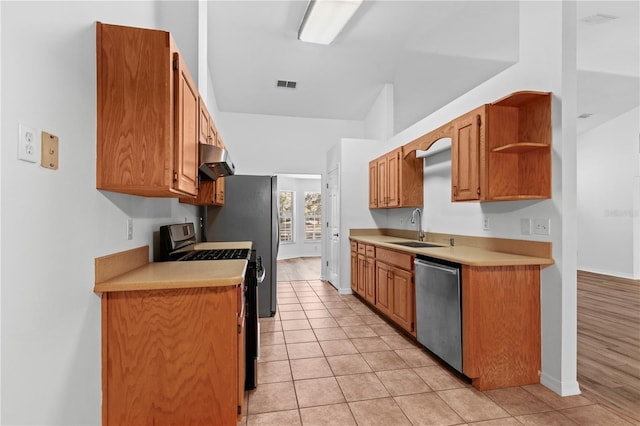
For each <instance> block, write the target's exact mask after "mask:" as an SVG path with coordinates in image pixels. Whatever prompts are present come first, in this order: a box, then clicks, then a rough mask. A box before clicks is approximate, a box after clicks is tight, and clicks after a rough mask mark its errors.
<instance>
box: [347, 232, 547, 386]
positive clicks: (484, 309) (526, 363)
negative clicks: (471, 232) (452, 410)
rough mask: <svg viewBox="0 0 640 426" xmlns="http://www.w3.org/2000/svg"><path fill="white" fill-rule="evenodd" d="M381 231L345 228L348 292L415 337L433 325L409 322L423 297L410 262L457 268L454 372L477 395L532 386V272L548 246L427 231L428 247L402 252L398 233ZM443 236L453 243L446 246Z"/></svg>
mask: <svg viewBox="0 0 640 426" xmlns="http://www.w3.org/2000/svg"><path fill="white" fill-rule="evenodd" d="M386 231H388V232H387V233H386V234H385V233H381V232H380V231H378V230H352V233H351V236H350V238H351V259H352V261H351V266H352V269H351V283H352V284H351V288H352V290H353V292H354V293H355V294H357V295H358V296H360V297H361V299H362V300H363V301H364V302H365V303H367V304H369V305H370V306H372V307H373V308H375V309H376V310H377V311H378V312H379V313H381V314H382V315H383V316H384V317H385V318H386V319H387V320H388V321H389V322H391V323H393V324H395V325H396V326H397V327H399V328H401V329H402V330H404V331H405V332H406V333H407V334H408V335H410V336H413V338H416V336H417V335H416V329H421V330H422V332H424V331H425V330H426V329H429V328H430V327H437V326H438V325H437V324H438V321H437V320H434V321H433V322H432V323H429V322H428V323H426V324H423V323H421V324H417V323H416V320H417V317H416V310H417V309H418V311H421V310H422V308H423V306H422V305H421V306H417V305H416V304H417V303H424V296H421V297H422V298H421V299H420V300H417V299H416V285H418V284H417V283H416V273H415V266H414V260H415V258H416V257H419V258H431V259H432V260H434V261H435V262H438V260H440V261H441V262H442V263H448V264H450V263H451V262H453V263H454V264H458V265H460V266H459V271H460V272H459V273H460V277H459V279H460V281H459V283H460V287H459V289H460V293H459V294H458V295H457V297H458V300H459V306H458V307H457V309H458V310H459V312H460V318H461V323H460V324H461V325H460V330H459V333H460V335H461V339H462V342H461V344H462V354H461V362H462V365H461V369H460V367H459V366H454V367H455V368H456V369H459V370H460V371H461V372H462V373H463V374H464V375H465V376H467V377H468V378H470V379H471V381H472V384H473V386H475V387H476V388H478V389H481V390H487V389H496V388H504V387H509V386H519V385H525V384H532V383H539V380H540V378H539V371H540V363H541V352H540V344H541V342H540V268H541V267H542V266H545V265H550V264H552V263H553V259H552V258H551V247H550V244H549V243H540V242H529V241H519V240H499V239H482V238H478V237H464V236H449V235H443V234H428V237H427V241H425V243H422V244H427V245H429V246H430V247H428V246H425V247H407V246H406V245H402V243H407V242H409V238H408V237H407V235H406V231H400V233H398V234H397V235H401V236H394V232H393V230H386ZM451 238H454V240H455V241H456V242H457V243H456V245H455V246H450V245H448V242H449V240H450V239H451ZM483 240H491V241H483ZM493 240H495V241H493ZM465 242H467V243H468V244H469V245H464V243H465ZM399 243H400V244H399ZM509 247H511V248H512V251H511V252H507V251H506V250H507V249H508V248H509ZM496 248H497V249H498V250H505V252H503V251H496ZM367 255H368V257H367ZM367 260H368V261H369V263H367ZM370 264H371V265H372V266H368V265H370ZM370 268H371V269H373V270H374V271H375V273H371V272H369V270H370ZM367 288H369V289H371V291H369V292H367ZM429 331H434V330H429ZM434 332H435V333H436V334H438V330H435V331H434ZM417 340H418V341H420V340H421V339H420V338H418V339H417ZM427 349H429V348H428V347H427ZM432 352H434V353H436V352H437V351H436V350H434V351H432Z"/></svg>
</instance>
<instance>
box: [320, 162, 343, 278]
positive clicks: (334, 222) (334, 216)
mask: <svg viewBox="0 0 640 426" xmlns="http://www.w3.org/2000/svg"><path fill="white" fill-rule="evenodd" d="M334 181H335V182H334ZM332 184H335V203H334V201H333V200H332V198H331V193H332V192H331V191H332ZM325 190H326V192H327V197H326V200H327V210H326V212H327V216H326V221H325V222H326V230H327V232H326V233H325V235H326V239H325V241H326V242H327V249H326V254H327V257H326V260H325V264H324V265H323V269H325V274H324V276H325V277H326V279H327V281H329V282H330V283H331V285H333V286H334V287H335V288H336V289H338V290H340V253H341V251H340V243H341V239H340V231H341V229H340V164H339V163H338V165H337V166H336V167H335V168H334V169H332V170H329V173H327V182H326V185H325ZM334 204H335V205H334ZM334 230H336V231H337V232H334ZM336 233H337V234H338V236H337V237H335V238H334V234H336ZM334 264H335V265H334ZM334 266H335V267H334Z"/></svg>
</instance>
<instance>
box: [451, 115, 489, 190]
mask: <svg viewBox="0 0 640 426" xmlns="http://www.w3.org/2000/svg"><path fill="white" fill-rule="evenodd" d="M483 120H484V107H481V108H478V109H476V110H474V111H471V112H470V113H467V114H465V115H463V116H462V117H459V118H457V119H455V120H454V121H453V131H454V133H453V139H452V142H451V199H452V200H453V201H466V200H479V199H480V194H481V189H480V159H481V156H480V155H481V151H482V149H481V146H484V134H482V135H481V134H480V128H481V123H482V121H483Z"/></svg>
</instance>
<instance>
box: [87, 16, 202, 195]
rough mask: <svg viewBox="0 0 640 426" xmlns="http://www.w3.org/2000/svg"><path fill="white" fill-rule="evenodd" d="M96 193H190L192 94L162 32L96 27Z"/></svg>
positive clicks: (175, 52)
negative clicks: (102, 190) (97, 191)
mask: <svg viewBox="0 0 640 426" xmlns="http://www.w3.org/2000/svg"><path fill="white" fill-rule="evenodd" d="M96 64H97V164H96V188H98V189H104V190H109V191H115V192H122V193H127V194H133V195H142V196H152V197H179V196H185V195H186V196H193V195H195V194H196V183H197V161H196V160H197V157H198V151H197V138H198V128H197V126H198V93H197V91H196V90H195V85H194V84H193V80H192V79H191V77H190V76H189V72H188V70H187V68H186V67H185V66H184V63H183V61H182V58H181V57H180V55H179V52H178V49H177V47H176V45H175V43H174V41H173V39H172V38H171V35H170V34H169V33H168V32H165V31H157V30H148V29H142V28H132V27H124V26H118V25H108V24H102V23H97V25H96Z"/></svg>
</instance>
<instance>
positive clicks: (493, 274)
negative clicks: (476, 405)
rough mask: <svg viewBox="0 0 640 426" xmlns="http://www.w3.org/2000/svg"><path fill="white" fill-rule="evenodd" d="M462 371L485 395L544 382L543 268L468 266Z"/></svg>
mask: <svg viewBox="0 0 640 426" xmlns="http://www.w3.org/2000/svg"><path fill="white" fill-rule="evenodd" d="M462 368H463V373H464V374H465V375H466V376H467V377H469V378H471V379H472V382H473V386H474V387H476V388H478V389H480V390H486V389H496V388H504V387H510V386H522V385H527V384H533V383H539V382H540V376H539V372H540V368H541V348H540V266H538V265H535V266H500V267H472V266H466V265H463V267H462Z"/></svg>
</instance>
